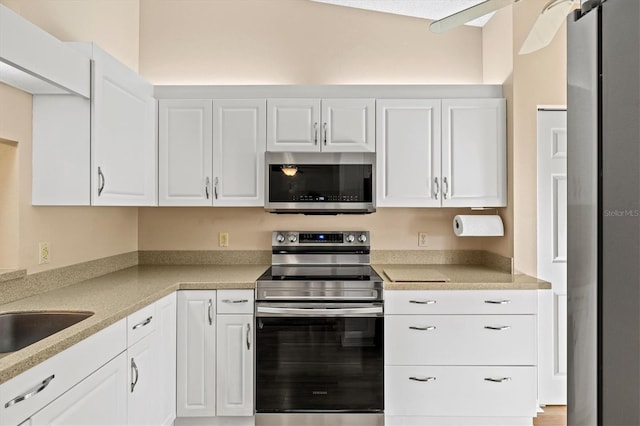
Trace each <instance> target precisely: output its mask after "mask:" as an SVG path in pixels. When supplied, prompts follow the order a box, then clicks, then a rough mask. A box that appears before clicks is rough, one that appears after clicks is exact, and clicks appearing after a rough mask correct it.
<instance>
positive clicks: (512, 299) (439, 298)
mask: <svg viewBox="0 0 640 426" xmlns="http://www.w3.org/2000/svg"><path fill="white" fill-rule="evenodd" d="M537 309H538V294H537V291H536V290H450V291H449V290H387V291H385V292H384V311H385V313H386V314H392V315H413V314H445V315H446V314H535V313H537Z"/></svg>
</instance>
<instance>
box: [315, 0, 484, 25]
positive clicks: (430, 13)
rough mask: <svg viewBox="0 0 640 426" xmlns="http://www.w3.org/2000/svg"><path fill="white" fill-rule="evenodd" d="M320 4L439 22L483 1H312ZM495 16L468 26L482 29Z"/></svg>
mask: <svg viewBox="0 0 640 426" xmlns="http://www.w3.org/2000/svg"><path fill="white" fill-rule="evenodd" d="M312 1H315V2H319V3H328V4H335V5H338V6H347V7H355V8H358V9H367V10H374V11H376V12H385V13H393V14H396V15H404V16H413V17H416V18H426V19H431V20H438V19H441V18H444V17H445V16H449V15H451V14H452V13H456V12H459V11H461V10H464V9H466V8H468V7H471V6H474V5H476V4H478V3H482V2H483V0H312ZM491 16H493V13H489V14H487V15H485V16H482V17H480V18H478V19H474V20H473V21H469V22H467V25H472V26H475V27H482V26H483V25H484V24H486V23H487V21H488V20H489V19H490V18H491Z"/></svg>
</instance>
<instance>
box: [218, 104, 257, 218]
mask: <svg viewBox="0 0 640 426" xmlns="http://www.w3.org/2000/svg"><path fill="white" fill-rule="evenodd" d="M266 125H267V122H266V100H265V99H238V100H236V99H224V100H214V101H213V174H212V176H213V180H212V184H213V205H214V206H263V205H264V183H263V182H264V153H265V149H266V142H265V138H266V131H267V128H266Z"/></svg>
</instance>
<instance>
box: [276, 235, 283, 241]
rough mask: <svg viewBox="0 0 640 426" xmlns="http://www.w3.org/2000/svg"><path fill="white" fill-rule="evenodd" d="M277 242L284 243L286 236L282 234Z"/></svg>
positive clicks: (277, 238)
mask: <svg viewBox="0 0 640 426" xmlns="http://www.w3.org/2000/svg"><path fill="white" fill-rule="evenodd" d="M276 241H277V242H279V243H284V235H282V234H278V235H276Z"/></svg>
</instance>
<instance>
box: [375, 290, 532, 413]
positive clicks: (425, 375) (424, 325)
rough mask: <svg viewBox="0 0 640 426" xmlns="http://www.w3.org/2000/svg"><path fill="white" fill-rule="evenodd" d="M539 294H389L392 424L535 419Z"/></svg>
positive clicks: (387, 360) (388, 382)
mask: <svg viewBox="0 0 640 426" xmlns="http://www.w3.org/2000/svg"><path fill="white" fill-rule="evenodd" d="M535 303H536V291H534V290H532V291H528V290H505V291H498V290H486V291H483V290H477V291H446V290H444V291H442V290H440V291H428V290H423V291H420V290H418V291H387V292H385V357H384V359H385V418H386V420H385V422H386V424H387V425H403V426H406V425H429V424H438V425H452V424H455V425H458V426H464V425H481V424H482V425H505V424H508V425H516V424H523V425H524V424H529V425H530V424H532V418H533V417H535V416H536V411H537V401H536V398H537V381H536V380H537V379H536V377H537V368H536V364H537V358H536V354H537V346H536V339H537V337H536V336H537V329H536V315H535V312H536V305H535Z"/></svg>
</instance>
